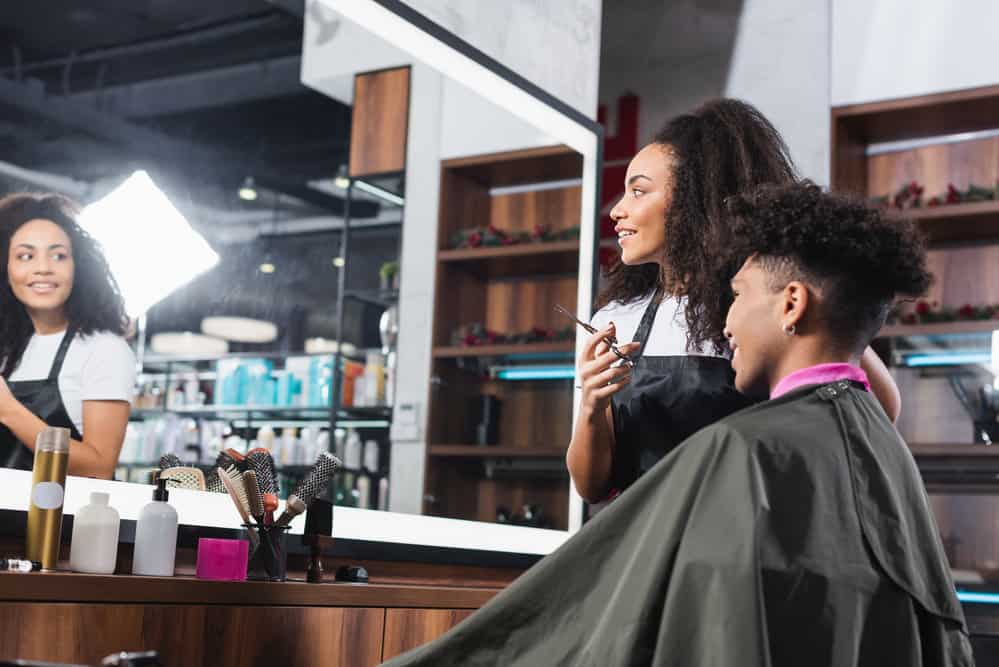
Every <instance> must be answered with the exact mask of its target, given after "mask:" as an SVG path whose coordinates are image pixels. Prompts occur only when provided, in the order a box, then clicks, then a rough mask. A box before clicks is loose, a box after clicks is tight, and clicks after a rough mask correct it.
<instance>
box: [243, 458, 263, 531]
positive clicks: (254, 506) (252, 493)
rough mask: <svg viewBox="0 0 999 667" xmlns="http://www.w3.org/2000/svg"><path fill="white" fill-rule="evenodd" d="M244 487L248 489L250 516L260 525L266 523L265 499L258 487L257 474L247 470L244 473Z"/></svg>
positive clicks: (247, 500) (247, 498) (247, 499)
mask: <svg viewBox="0 0 999 667" xmlns="http://www.w3.org/2000/svg"><path fill="white" fill-rule="evenodd" d="M243 485H244V486H245V487H246V502H247V504H248V505H249V507H250V516H252V517H253V518H254V520H255V521H256V522H257V523H258V524H259V523H263V521H264V499H263V498H262V497H261V495H260V488H259V487H258V486H257V473H255V472H253V471H252V470H247V471H246V472H244V473H243Z"/></svg>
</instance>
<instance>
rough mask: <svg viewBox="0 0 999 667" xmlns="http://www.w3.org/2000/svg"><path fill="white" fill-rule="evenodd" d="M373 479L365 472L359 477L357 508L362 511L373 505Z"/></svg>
mask: <svg viewBox="0 0 999 667" xmlns="http://www.w3.org/2000/svg"><path fill="white" fill-rule="evenodd" d="M370 502H371V478H369V477H368V476H367V475H365V474H364V473H363V472H362V473H361V474H360V475H358V477H357V506H358V508H360V509H362V510H366V509H368V508H369V507H370V506H371V505H370Z"/></svg>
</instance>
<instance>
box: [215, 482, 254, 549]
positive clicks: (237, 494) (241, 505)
mask: <svg viewBox="0 0 999 667" xmlns="http://www.w3.org/2000/svg"><path fill="white" fill-rule="evenodd" d="M219 479H220V480H222V484H223V485H224V486H225V490H226V491H228V492H229V497H230V498H232V502H233V504H234V505H235V506H236V511H237V512H239V516H240V518H242V519H243V523H244V524H246V526H247V529H246V533H247V535H248V536H249V538H250V546H251V547H252V548H253V549H256V548H257V546H258V545H259V544H260V538H259V537H258V536H257V531H255V530H253V528H252V527H251V526H252V525H253V524H251V523H250V508H249V502H248V501H247V499H246V488H245V487H244V486H243V473H241V472H240V471H239V469H238V468H236V466H229V468H227V469H226V470H219Z"/></svg>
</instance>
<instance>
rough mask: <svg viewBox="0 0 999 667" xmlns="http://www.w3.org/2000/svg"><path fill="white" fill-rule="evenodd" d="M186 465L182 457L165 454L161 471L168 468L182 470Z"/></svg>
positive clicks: (161, 463)
mask: <svg viewBox="0 0 999 667" xmlns="http://www.w3.org/2000/svg"><path fill="white" fill-rule="evenodd" d="M183 465H184V462H183V461H181V460H180V457H179V456H177V455H176V454H174V453H172V452H171V453H169V454H164V455H163V456H161V457H160V470H166V469H167V468H180V467H181V466H183Z"/></svg>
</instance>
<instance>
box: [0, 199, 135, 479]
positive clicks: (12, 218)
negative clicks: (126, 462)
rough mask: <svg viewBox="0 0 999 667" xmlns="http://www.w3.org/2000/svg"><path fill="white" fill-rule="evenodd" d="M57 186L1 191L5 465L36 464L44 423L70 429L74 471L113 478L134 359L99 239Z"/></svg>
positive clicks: (1, 437) (0, 416) (1, 452)
mask: <svg viewBox="0 0 999 667" xmlns="http://www.w3.org/2000/svg"><path fill="white" fill-rule="evenodd" d="M74 214H75V207H74V206H73V205H72V204H71V203H70V202H69V201H68V200H66V199H64V198H62V197H60V196H58V195H29V194H19V195H11V196H8V197H5V198H3V199H0V247H3V248H4V250H5V253H4V255H3V261H2V266H3V271H2V278H3V280H2V282H0V313H2V317H0V465H4V466H6V467H9V468H23V469H30V468H31V466H32V461H33V457H34V452H33V449H34V446H35V438H36V437H37V436H38V433H39V432H40V431H41V430H42V429H43V428H45V427H46V426H61V427H64V428H68V429H70V433H71V434H72V443H71V445H70V455H69V473H70V474H72V475H80V476H88V477H100V478H105V479H110V478H111V477H112V475H113V474H114V468H115V465H116V463H117V461H118V453H119V452H120V451H121V445H122V442H123V441H124V438H125V427H126V426H127V424H128V415H129V409H130V405H129V402H130V401H131V398H132V391H133V386H134V383H135V358H134V356H133V354H132V350H131V348H130V347H129V346H128V343H126V342H125V340H124V338H122V335H123V334H124V332H125V327H126V317H125V307H124V302H123V300H122V297H121V294H120V293H119V291H118V286H117V284H116V283H115V281H114V278H113V277H112V276H111V273H110V271H109V270H108V264H107V261H106V260H105V259H104V256H103V255H102V254H101V251H100V249H99V248H98V246H97V244H96V242H95V241H94V240H93V239H92V238H91V237H90V236H89V235H88V234H87V233H86V232H85V231H83V230H82V229H81V228H80V226H79V225H78V224H77V223H76V220H75V219H74Z"/></svg>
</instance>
